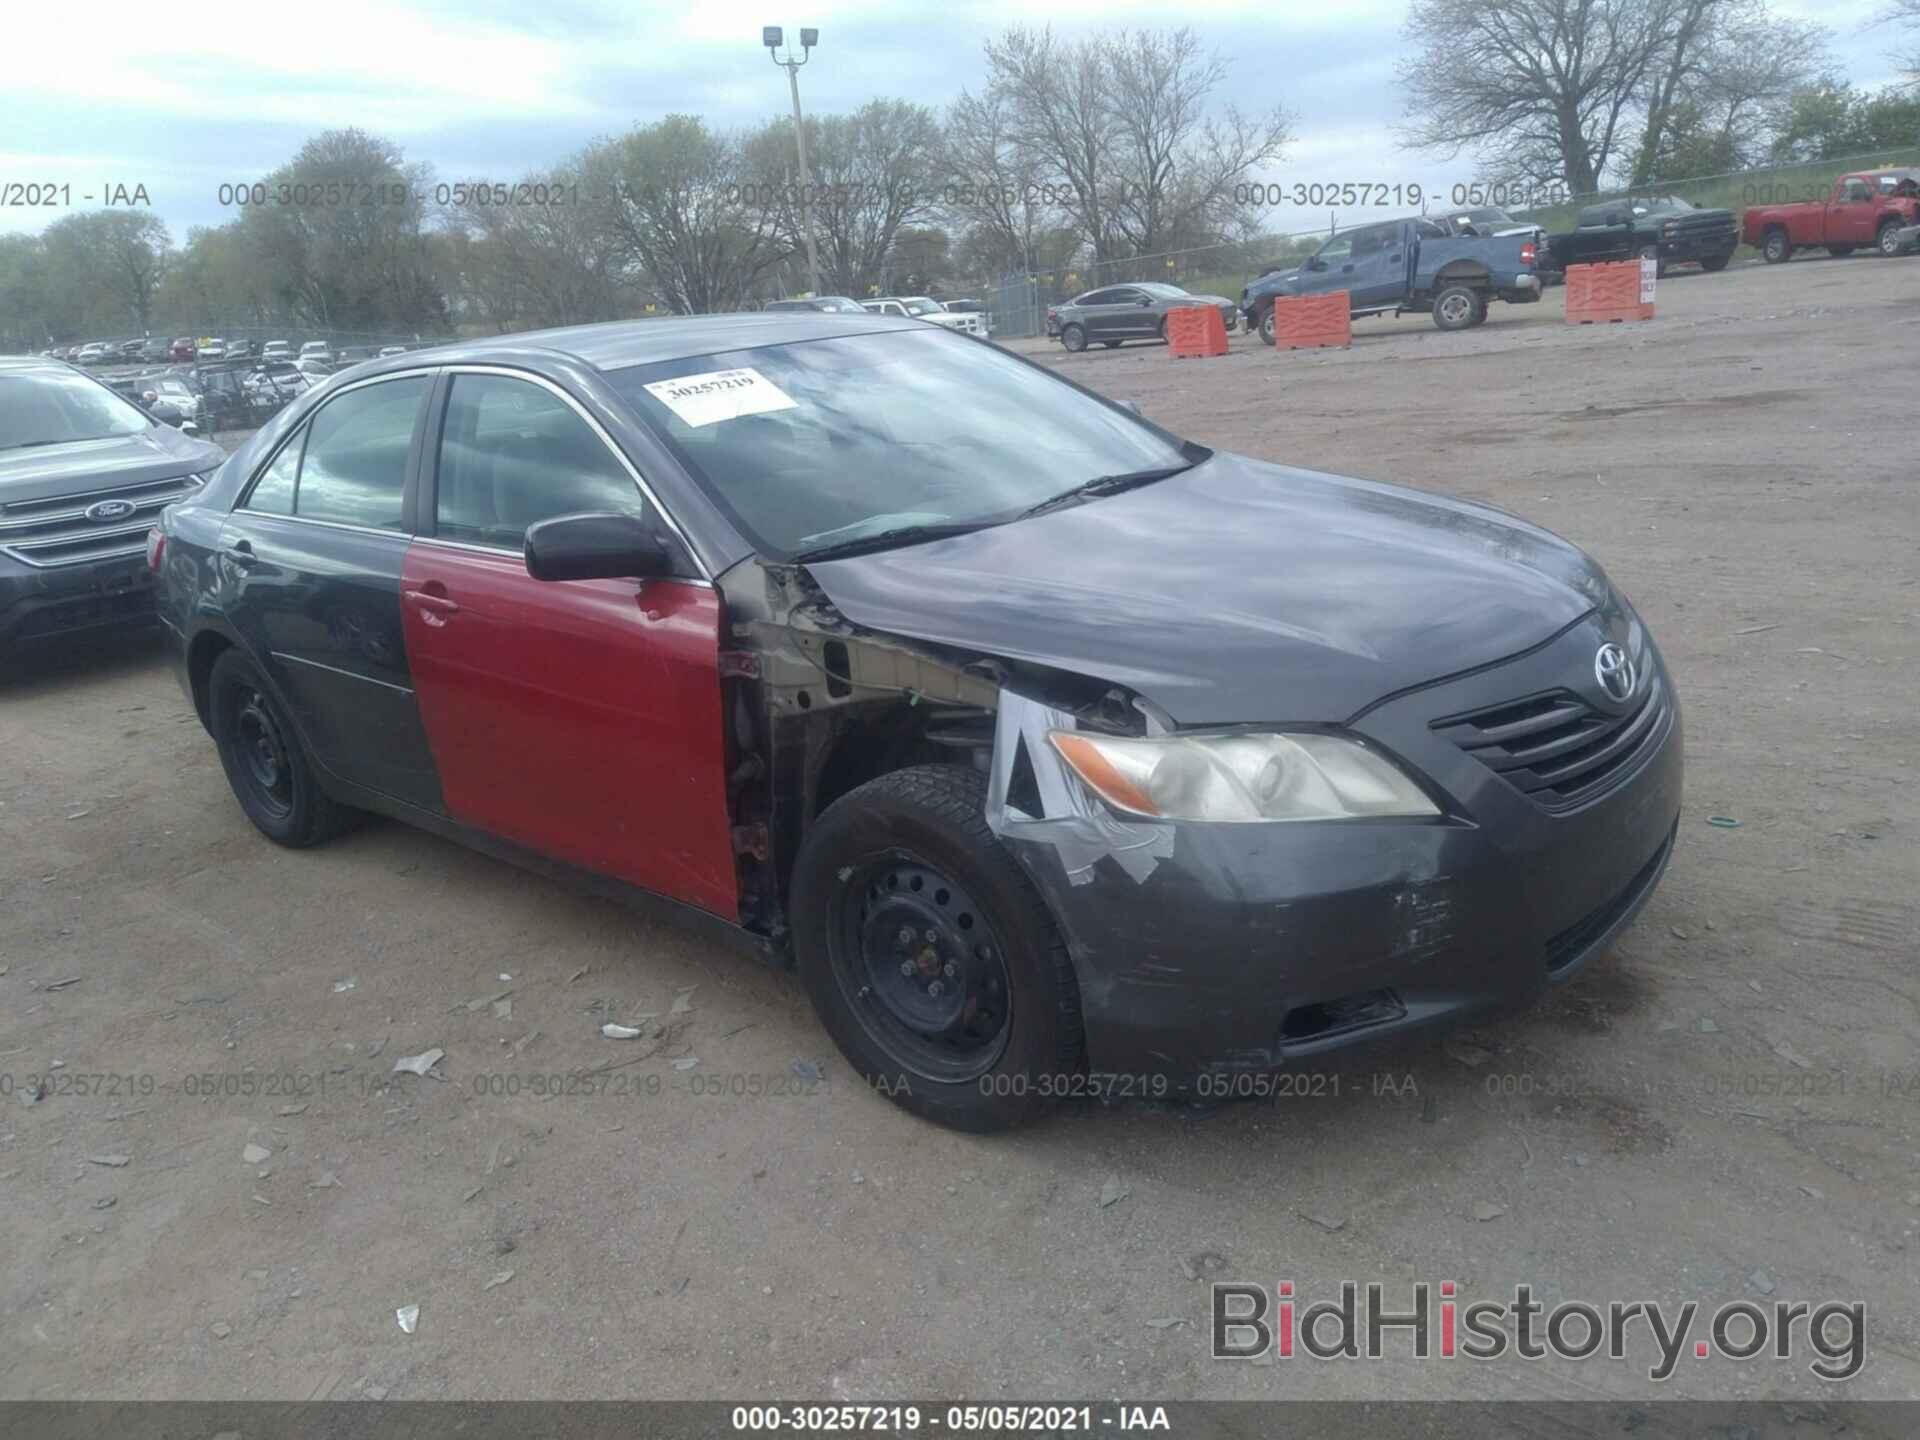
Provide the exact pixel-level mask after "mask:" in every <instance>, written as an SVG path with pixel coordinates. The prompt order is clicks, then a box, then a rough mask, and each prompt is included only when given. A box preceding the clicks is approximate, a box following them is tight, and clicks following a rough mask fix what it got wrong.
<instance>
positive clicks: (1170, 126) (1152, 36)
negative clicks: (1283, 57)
mask: <svg viewBox="0 0 1920 1440" xmlns="http://www.w3.org/2000/svg"><path fill="white" fill-rule="evenodd" d="M1107 64H1108V70H1109V76H1110V79H1109V95H1110V101H1109V103H1110V106H1111V108H1112V111H1113V115H1114V118H1115V120H1116V122H1117V123H1118V127H1119V133H1120V140H1121V146H1120V167H1119V169H1120V188H1119V193H1118V194H1117V195H1116V196H1115V197H1114V204H1113V206H1112V213H1113V217H1114V224H1115V226H1116V228H1117V229H1118V230H1119V231H1120V233H1121V234H1122V235H1123V236H1125V238H1126V240H1127V243H1128V245H1129V246H1130V247H1131V249H1132V251H1133V253H1134V254H1136V255H1159V254H1163V253H1165V252H1166V251H1168V250H1171V249H1173V248H1174V247H1176V246H1179V245H1198V244H1205V243H1208V242H1210V241H1213V240H1216V239H1218V238H1219V237H1220V235H1221V233H1222V232H1223V231H1224V229H1225V228H1227V226H1228V224H1229V223H1230V221H1231V218H1232V216H1233V213H1234V212H1235V211H1236V210H1237V209H1239V208H1240V207H1236V206H1234V205H1233V204H1232V203H1231V196H1232V192H1233V186H1234V182H1236V181H1238V180H1241V179H1244V178H1245V177H1246V175H1247V172H1248V171H1250V170H1253V169H1255V168H1257V167H1259V166H1262V165H1268V164H1271V163H1273V162H1275V161H1277V160H1278V159H1280V157H1281V156H1282V154H1283V153H1284V152H1285V150H1286V146H1287V142H1288V141H1289V140H1290V139H1291V138H1292V136H1291V133H1290V129H1289V123H1290V122H1289V117H1288V115H1287V112H1286V110H1285V109H1284V108H1283V107H1281V106H1278V105H1276V106H1274V107H1273V108H1272V109H1271V110H1269V111H1268V112H1266V113H1265V114H1264V115H1260V116H1257V117H1253V116H1247V115H1244V114H1242V113H1241V111H1240V110H1239V109H1238V108H1237V107H1236V106H1233V105H1226V106H1222V107H1220V108H1219V110H1218V111H1217V113H1215V112H1213V111H1211V110H1210V108H1209V100H1210V97H1211V96H1212V94H1213V91H1214V90H1215V89H1216V88H1217V87H1219V86H1220V85H1222V84H1224V83H1225V81H1226V79H1227V62H1226V59H1225V58H1224V57H1223V56H1220V55H1218V54H1207V53H1204V52H1203V51H1202V50H1201V48H1200V40H1199V37H1198V36H1197V35H1195V34H1194V32H1193V31H1192V30H1190V29H1186V28H1184V27H1183V28H1181V29H1178V30H1168V31H1153V30H1133V31H1127V30H1123V31H1121V32H1120V33H1119V34H1117V35H1115V36H1113V37H1112V38H1111V39H1110V40H1109V41H1108V42H1107Z"/></svg>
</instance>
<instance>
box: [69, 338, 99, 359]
mask: <svg viewBox="0 0 1920 1440" xmlns="http://www.w3.org/2000/svg"><path fill="white" fill-rule="evenodd" d="M73 358H74V360H75V361H76V362H78V363H79V364H81V365H98V364H99V363H100V362H101V361H102V360H105V359H106V358H107V347H106V346H104V345H102V344H101V343H100V342H99V341H98V340H95V341H94V342H93V343H92V344H90V345H82V346H81V347H80V353H79V354H78V355H76V356H74V357H73Z"/></svg>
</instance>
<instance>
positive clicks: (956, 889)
mask: <svg viewBox="0 0 1920 1440" xmlns="http://www.w3.org/2000/svg"><path fill="white" fill-rule="evenodd" d="M986 797H987V782H986V777H985V776H983V775H980V774H979V773H977V772H976V771H973V770H967V769H961V768H959V767H958V766H952V765H920V766H915V767H913V768H911V769H907V770H896V771H894V772H892V773H891V774H887V775H882V776H881V777H880V778H878V779H877V780H870V781H868V782H867V783H866V784H865V785H862V786H860V787H859V788H858V789H856V790H853V791H850V792H849V793H848V794H846V795H843V796H842V797H841V798H840V799H838V800H836V801H835V802H834V803H833V804H832V805H830V806H829V807H828V808H827V809H826V811H825V812H824V813H822V814H821V815H820V817H819V818H818V819H817V820H815V821H814V822H813V826H812V828H811V829H810V830H809V831H808V832H807V836H806V839H805V840H804V841H803V842H802V843H801V846H800V854H799V858H798V859H797V861H796V862H795V864H794V870H793V883H792V892H791V893H792V897H793V898H792V906H791V918H792V922H793V942H794V952H795V955H796V957H797V960H798V964H799V970H800V978H801V980H802V982H803V983H804V984H805V985H806V988H807V994H808V996H809V997H810V998H811V999H812V1001H813V1008H814V1012H815V1013H816V1014H818V1015H819V1017H820V1021H821V1023H822V1024H823V1025H825V1026H826V1028H827V1033H828V1034H830V1035H831V1036H832V1037H833V1040H834V1043H835V1044H836V1045H838V1046H839V1047H840V1053H841V1054H842V1055H844V1056H846V1058H847V1061H848V1063H849V1064H851V1065H852V1066H853V1068H854V1069H855V1070H857V1071H858V1072H859V1073H860V1074H861V1075H862V1076H864V1077H865V1078H866V1080H867V1083H868V1084H870V1085H872V1086H873V1087H874V1088H875V1089H876V1090H878V1091H880V1092H881V1093H883V1094H885V1095H886V1096H887V1097H888V1098H889V1099H891V1100H892V1101H893V1102H894V1103H895V1104H897V1105H899V1106H900V1107H901V1108H903V1109H905V1110H908V1111H911V1112H912V1113H913V1114H915V1115H919V1116H921V1117H923V1118H925V1119H928V1120H932V1121H934V1122H935V1123H937V1124H940V1125H946V1126H950V1127H952V1128H953V1129H956V1130H967V1131H972V1132H975V1133H982V1134H984V1133H987V1132H991V1131H996V1130H1006V1129H1009V1128H1011V1127H1013V1126H1015V1125H1019V1124H1022V1123H1024V1122H1026V1121H1028V1120H1031V1119H1033V1118H1034V1117H1035V1116H1037V1115H1038V1114H1040V1113H1041V1112H1042V1111H1043V1110H1044V1109H1045V1108H1046V1107H1047V1103H1048V1102H1047V1099H1046V1098H1045V1097H1044V1096H1043V1095H1042V1093H1040V1092H1042V1091H1043V1090H1048V1089H1050V1090H1051V1091H1052V1092H1053V1093H1058V1092H1059V1091H1060V1090H1061V1089H1062V1088H1063V1087H1062V1083H1061V1082H1060V1081H1059V1079H1058V1078H1057V1077H1059V1076H1062V1075H1073V1074H1077V1073H1079V1070H1080V1068H1081V1065H1082V1054H1083V1048H1082V1045H1083V1041H1082V1030H1081V1022H1080V990H1079V986H1078V984H1077V982H1076V981H1075V979H1074V975H1073V966H1072V963H1071V962H1070V961H1069V960H1068V958H1067V950H1066V946H1065V944H1064V943H1063V942H1062V941H1061V938H1060V932H1059V929H1058V928H1057V927H1056V926H1055V925H1054V922H1053V917H1052V915H1051V914H1049V913H1048V911H1047V907H1046V905H1045V904H1044V903H1043V902H1042V901H1041V899H1040V895H1039V892H1038V891H1037V890H1035V889H1034V886H1033V882H1032V881H1031V880H1029V879H1028V878H1027V875H1026V872H1025V871H1024V870H1022V869H1021V868H1020V866H1019V864H1018V862H1016V861H1015V860H1014V858H1013V856H1012V854H1011V853H1010V852H1008V851H1007V850H1006V849H1005V848H1004V847H1003V846H1002V845H1001V844H1000V842H999V841H998V840H997V839H995V838H994V834H993V832H992V831H991V830H990V829H988V828H987V820H986ZM896 927H897V928H896ZM927 937H932V938H930V939H929V938H927ZM980 937H985V938H984V939H982V938H980ZM957 966H964V967H965V969H964V970H963V971H960V972H959V973H958V974H957V975H956V967H957ZM948 985H951V986H952V987H953V988H952V989H951V990H946V989H943V987H945V986H948ZM942 1027H944V1028H942ZM1048 1080H1051V1081H1052V1082H1053V1083H1052V1084H1051V1086H1048V1084H1047V1083H1046V1082H1047V1081H1048ZM1003 1092H1005V1093H1003Z"/></svg>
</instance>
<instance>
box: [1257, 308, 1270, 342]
mask: <svg viewBox="0 0 1920 1440" xmlns="http://www.w3.org/2000/svg"><path fill="white" fill-rule="evenodd" d="M1260 343H1261V344H1262V345H1271V344H1273V306H1271V305H1269V306H1267V307H1266V309H1264V310H1262V311H1261V312H1260Z"/></svg>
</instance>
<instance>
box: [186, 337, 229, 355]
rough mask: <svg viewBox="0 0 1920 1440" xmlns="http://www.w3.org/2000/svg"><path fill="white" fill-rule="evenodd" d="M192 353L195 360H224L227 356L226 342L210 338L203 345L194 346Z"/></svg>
mask: <svg viewBox="0 0 1920 1440" xmlns="http://www.w3.org/2000/svg"><path fill="white" fill-rule="evenodd" d="M193 354H194V358H195V359H196V360H224V359H226V358H227V342H226V341H224V340H211V339H210V340H208V341H207V342H206V343H205V344H204V345H196V346H194V349H193Z"/></svg>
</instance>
